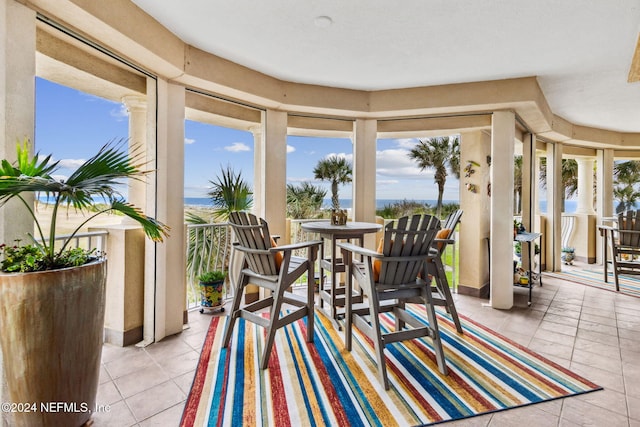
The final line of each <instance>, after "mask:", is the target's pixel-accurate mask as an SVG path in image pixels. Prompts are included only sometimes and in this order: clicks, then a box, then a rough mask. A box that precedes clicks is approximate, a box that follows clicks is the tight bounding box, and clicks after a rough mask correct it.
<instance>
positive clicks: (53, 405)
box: [0, 261, 106, 427]
mask: <svg viewBox="0 0 640 427" xmlns="http://www.w3.org/2000/svg"><path fill="white" fill-rule="evenodd" d="M105 278H106V261H100V262H95V263H91V264H87V265H84V266H81V267H76V268H67V269H62V270H55V271H45V272H38V273H24V274H0V331H2V333H0V344H1V345H2V356H3V365H4V372H5V377H6V381H7V387H8V391H9V393H8V394H9V395H8V396H5V397H4V399H3V400H5V401H6V400H8V399H7V398H10V400H11V402H12V403H15V404H16V405H18V404H22V405H23V406H22V407H16V409H21V411H18V412H15V413H12V414H11V417H12V425H16V426H65V427H66V426H71V427H73V426H81V425H82V424H84V423H85V422H87V421H88V420H89V418H90V417H91V411H92V410H93V409H94V408H95V405H96V401H95V400H96V393H97V389H98V376H99V374H100V357H101V353H102V342H103V327H104V302H105ZM25 403H30V404H32V406H31V407H29V408H26V407H24V404H25ZM34 405H35V406H34ZM27 411H29V412H27Z"/></svg>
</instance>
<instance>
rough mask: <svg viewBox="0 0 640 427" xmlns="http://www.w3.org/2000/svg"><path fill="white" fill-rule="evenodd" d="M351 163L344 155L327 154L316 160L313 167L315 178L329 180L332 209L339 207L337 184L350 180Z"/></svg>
mask: <svg viewBox="0 0 640 427" xmlns="http://www.w3.org/2000/svg"><path fill="white" fill-rule="evenodd" d="M351 173H352V171H351V164H349V162H347V159H345V158H344V157H338V156H335V155H334V156H329V157H327V158H326V159H322V160H320V161H319V162H318V164H317V165H316V167H315V168H314V169H313V174H314V176H315V178H316V179H319V180H321V181H330V182H331V205H332V207H333V209H335V210H338V209H340V199H339V197H338V185H339V184H347V183H349V182H351Z"/></svg>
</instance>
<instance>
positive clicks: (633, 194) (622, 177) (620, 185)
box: [613, 160, 640, 213]
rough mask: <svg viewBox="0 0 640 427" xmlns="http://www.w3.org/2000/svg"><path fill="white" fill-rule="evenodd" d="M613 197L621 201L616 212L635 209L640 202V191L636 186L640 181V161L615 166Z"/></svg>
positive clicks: (620, 163)
mask: <svg viewBox="0 0 640 427" xmlns="http://www.w3.org/2000/svg"><path fill="white" fill-rule="evenodd" d="M613 176H614V178H615V181H614V185H615V187H614V188H613V195H614V196H615V197H616V200H618V201H619V203H618V206H616V212H617V213H620V212H624V211H626V210H630V209H634V208H635V205H636V203H637V202H638V201H639V200H640V191H638V189H637V187H636V186H635V184H636V183H637V182H638V181H640V161H637V160H630V161H627V162H619V163H616V164H615V167H614V171H613Z"/></svg>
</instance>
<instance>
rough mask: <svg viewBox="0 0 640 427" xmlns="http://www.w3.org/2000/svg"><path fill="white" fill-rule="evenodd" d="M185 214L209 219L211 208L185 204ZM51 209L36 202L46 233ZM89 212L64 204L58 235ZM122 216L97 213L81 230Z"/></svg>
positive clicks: (36, 208) (110, 221)
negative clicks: (188, 213) (189, 213)
mask: <svg viewBox="0 0 640 427" xmlns="http://www.w3.org/2000/svg"><path fill="white" fill-rule="evenodd" d="M184 210H185V214H186V213H187V212H191V213H194V214H196V215H199V216H201V217H203V218H205V219H207V220H211V208H210V207H203V206H195V205H189V206H185V209H184ZM52 211H53V205H51V204H47V203H41V202H40V203H37V204H36V206H35V213H36V217H37V218H38V221H39V222H40V225H41V226H42V231H43V232H44V233H45V234H47V233H48V232H49V227H50V224H51V213H52ZM90 214H91V213H90V212H89V213H87V212H79V211H76V210H75V209H73V208H67V207H66V206H65V207H63V208H61V209H60V210H59V211H58V220H57V223H56V228H57V229H58V233H57V234H58V235H59V236H60V235H64V234H70V233H72V232H73V230H75V229H76V227H78V226H79V225H80V224H81V223H82V222H83V221H85V220H86V219H87V218H88V216H89V215H90ZM123 219H124V216H122V215H119V214H116V213H107V214H101V215H98V216H97V217H96V218H94V219H92V220H91V221H89V222H88V223H87V224H85V225H84V226H83V227H82V229H81V232H86V231H88V229H89V227H91V228H95V227H104V226H108V225H117V224H120V223H122V220H123Z"/></svg>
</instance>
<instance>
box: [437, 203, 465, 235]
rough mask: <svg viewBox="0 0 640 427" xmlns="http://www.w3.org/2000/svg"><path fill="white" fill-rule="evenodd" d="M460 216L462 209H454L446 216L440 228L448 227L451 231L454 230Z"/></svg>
mask: <svg viewBox="0 0 640 427" xmlns="http://www.w3.org/2000/svg"><path fill="white" fill-rule="evenodd" d="M461 217H462V209H456V210H455V211H453V212H451V213H450V214H449V216H447V218H446V219H445V221H444V225H443V226H442V228H448V229H449V230H451V232H452V233H453V231H455V229H456V227H457V226H458V223H459V222H460V218H461Z"/></svg>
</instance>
